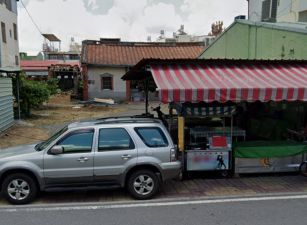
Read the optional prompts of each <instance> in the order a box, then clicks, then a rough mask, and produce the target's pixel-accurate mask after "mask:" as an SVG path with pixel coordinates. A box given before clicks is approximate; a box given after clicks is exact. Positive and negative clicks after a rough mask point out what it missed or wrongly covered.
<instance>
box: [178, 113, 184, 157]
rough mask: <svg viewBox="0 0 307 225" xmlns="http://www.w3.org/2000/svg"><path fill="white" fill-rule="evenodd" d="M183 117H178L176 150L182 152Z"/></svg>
mask: <svg viewBox="0 0 307 225" xmlns="http://www.w3.org/2000/svg"><path fill="white" fill-rule="evenodd" d="M184 122H185V121H184V117H182V116H179V117H178V149H179V151H181V152H183V151H184Z"/></svg>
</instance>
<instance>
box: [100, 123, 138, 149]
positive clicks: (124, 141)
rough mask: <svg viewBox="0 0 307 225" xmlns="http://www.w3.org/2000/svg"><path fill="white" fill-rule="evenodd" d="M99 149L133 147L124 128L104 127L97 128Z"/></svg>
mask: <svg viewBox="0 0 307 225" xmlns="http://www.w3.org/2000/svg"><path fill="white" fill-rule="evenodd" d="M98 141H99V143H98V150H99V151H108V150H129V149H134V148H135V146H134V143H133V141H132V139H131V137H130V136H129V134H128V132H127V131H126V130H125V129H124V128H105V129H100V130H99V140H98Z"/></svg>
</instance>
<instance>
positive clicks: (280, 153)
mask: <svg viewBox="0 0 307 225" xmlns="http://www.w3.org/2000/svg"><path fill="white" fill-rule="evenodd" d="M305 152H307V143H301V142H294V141H246V142H239V143H236V144H234V155H235V157H236V158H278V157H288V156H294V155H299V154H303V153H305Z"/></svg>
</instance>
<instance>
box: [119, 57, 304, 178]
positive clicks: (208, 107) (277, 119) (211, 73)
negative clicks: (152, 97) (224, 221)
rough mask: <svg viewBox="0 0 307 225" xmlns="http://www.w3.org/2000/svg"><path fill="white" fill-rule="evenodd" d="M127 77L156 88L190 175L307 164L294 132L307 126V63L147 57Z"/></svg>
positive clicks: (285, 168)
mask: <svg viewBox="0 0 307 225" xmlns="http://www.w3.org/2000/svg"><path fill="white" fill-rule="evenodd" d="M141 71H143V72H141ZM123 79H126V80H129V79H132V80H140V81H142V82H144V83H145V84H146V83H149V80H151V81H153V82H154V83H155V85H156V87H157V91H158V92H159V98H160V101H161V102H162V103H166V104H169V115H168V116H167V118H168V120H167V123H166V124H168V128H169V131H170V133H171V134H172V137H173V140H174V142H176V143H177V144H178V148H179V151H180V153H181V155H182V162H183V165H184V169H185V170H186V171H199V170H220V171H228V170H229V169H232V168H233V169H234V170H235V172H236V173H254V172H285V171H296V170H298V165H300V163H301V162H302V161H303V160H305V159H306V154H305V153H306V151H307V147H306V143H305V139H304V138H300V140H298V139H299V138H298V135H295V134H296V133H299V134H302V130H304V127H306V125H307V124H306V122H307V121H306V118H307V116H306V115H307V105H306V102H307V62H306V61H255V60H253V61H248V60H200V59H196V60H195V59H186V60H182V59H181V60H161V59H147V60H146V59H144V60H142V61H141V62H139V63H138V64H137V65H136V66H135V67H134V68H132V70H131V71H129V72H128V73H127V74H125V75H124V77H123ZM147 107H148V94H147V97H146V112H148V109H147ZM229 108H232V110H228V109H229ZM290 109H291V110H292V111H291V110H290ZM174 110H175V111H176V112H175V113H174ZM290 117H292V118H290ZM290 131H292V132H290ZM306 131H307V129H306ZM293 134H294V135H293ZM292 136H294V138H293V137H292ZM306 137H307V132H306ZM306 139H307V138H306Z"/></svg>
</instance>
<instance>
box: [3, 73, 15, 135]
mask: <svg viewBox="0 0 307 225" xmlns="http://www.w3.org/2000/svg"><path fill="white" fill-rule="evenodd" d="M13 124H14V110H13V91H12V79H11V78H0V133H1V132H2V131H4V130H6V129H7V128H9V127H10V126H12V125H13Z"/></svg>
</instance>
